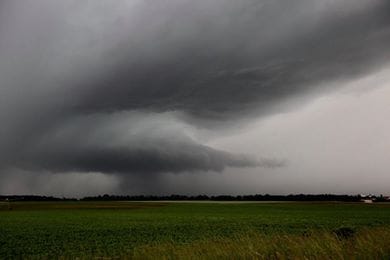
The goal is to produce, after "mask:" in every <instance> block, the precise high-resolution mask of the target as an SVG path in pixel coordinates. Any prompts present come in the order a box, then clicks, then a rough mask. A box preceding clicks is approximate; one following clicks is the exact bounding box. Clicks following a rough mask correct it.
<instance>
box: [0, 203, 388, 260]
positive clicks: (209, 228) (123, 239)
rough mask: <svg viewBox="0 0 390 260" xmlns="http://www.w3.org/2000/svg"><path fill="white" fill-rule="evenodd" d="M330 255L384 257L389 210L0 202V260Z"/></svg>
mask: <svg viewBox="0 0 390 260" xmlns="http://www.w3.org/2000/svg"><path fill="white" fill-rule="evenodd" d="M344 231H346V232H344ZM332 256H333V257H336V258H351V257H357V258H383V259H389V258H390V205H388V204H360V203H349V204H347V203H303V202H302V203H172V202H170V203H164V202H39V203H38V202H12V203H11V204H10V205H9V204H8V203H4V202H3V203H2V202H0V259H14V258H18V257H25V258H48V259H51V258H58V257H63V258H76V257H79V258H92V257H121V258H138V259H144V258H168V259H169V258H171V259H172V258H173V259H177V258H179V259H182V258H215V257H220V258H229V257H237V258H275V259H278V258H284V257H292V258H294V257H297V258H302V257H308V258H319V259H323V258H325V257H332Z"/></svg>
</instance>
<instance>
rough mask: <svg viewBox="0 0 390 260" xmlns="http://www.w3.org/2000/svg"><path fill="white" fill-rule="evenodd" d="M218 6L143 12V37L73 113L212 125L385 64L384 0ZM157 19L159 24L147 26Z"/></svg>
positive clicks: (122, 48) (389, 37)
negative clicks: (178, 116) (146, 113)
mask: <svg viewBox="0 0 390 260" xmlns="http://www.w3.org/2000/svg"><path fill="white" fill-rule="evenodd" d="M201 2H202V1H201ZM223 2H226V3H228V7H223V6H221V10H217V9H210V10H205V9H202V8H201V7H203V6H202V4H199V3H198V4H193V5H190V4H178V3H176V2H175V5H174V6H177V8H176V9H175V8H173V7H172V6H171V5H170V4H169V3H159V4H155V5H151V6H147V7H146V8H145V10H143V11H144V15H145V17H147V18H145V19H144V20H143V22H144V23H143V26H142V28H143V29H144V30H145V31H146V33H145V34H143V35H142V36H140V38H141V39H137V40H135V43H129V44H128V42H131V40H132V35H131V34H130V35H129V38H128V39H126V40H125V41H124V43H122V44H119V45H118V46H119V47H118V48H117V50H118V51H119V52H120V54H116V53H115V51H113V54H114V56H115V57H118V56H119V55H120V56H121V57H120V58H119V59H116V60H115V63H114V62H113V65H112V66H109V67H108V68H107V70H105V71H104V72H102V73H103V75H102V76H101V77H99V78H98V79H97V80H95V81H92V82H87V83H86V84H87V85H90V89H91V90H93V91H90V92H87V93H86V95H85V97H84V98H82V99H81V102H80V103H79V104H76V107H77V108H78V109H80V111H82V112H92V113H93V112H96V111H104V112H107V111H116V110H128V109H146V110H151V111H155V112H161V111H170V110H179V111H184V112H185V113H187V114H189V115H190V116H192V117H195V118H199V117H201V118H212V119H229V118H232V117H233V118H234V117H237V116H242V115H243V113H248V112H251V111H253V110H254V109H256V111H261V112H263V113H269V112H270V111H269V110H271V109H274V110H278V107H277V106H276V107H275V105H277V103H278V102H281V101H284V100H285V99H286V98H289V97H291V96H294V95H299V94H300V93H302V92H311V91H315V90H318V89H316V88H317V87H321V84H319V83H322V82H323V81H327V82H329V81H332V80H337V79H348V78H351V77H356V76H358V75H361V74H364V73H366V72H367V71H368V70H371V69H374V68H376V67H378V66H380V65H382V64H383V63H384V62H387V61H388V60H389V55H390V54H389V45H388V42H389V41H390V29H389V25H390V15H389V8H390V4H389V2H388V1H372V3H371V4H368V2H367V1H357V2H356V1H354V2H352V1H339V2H337V1H323V2H324V3H323V4H321V2H320V1H294V2H289V3H286V1H243V2H240V3H238V4H237V2H236V1H235V2H229V1H223ZM203 4H204V5H206V4H205V3H203ZM166 5H167V6H168V8H167V9H168V11H166V10H165V9H164V7H165V6H166ZM358 5H361V7H360V8H359V7H358ZM206 6H207V5H206ZM169 7H171V8H169ZM164 10H165V11H166V12H165V13H164V12H163V11H164ZM159 11H162V12H163V14H162V17H160V18H157V22H158V23H161V24H159V25H158V26H156V25H155V24H154V23H152V25H150V26H149V25H148V19H149V17H152V16H153V14H155V13H156V12H157V13H159ZM152 19H153V18H152ZM150 27H151V28H150ZM127 44H128V45H127ZM322 87H323V86H322Z"/></svg>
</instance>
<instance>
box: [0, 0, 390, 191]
mask: <svg viewBox="0 0 390 260" xmlns="http://www.w3.org/2000/svg"><path fill="white" fill-rule="evenodd" d="M389 8H390V3H389V2H388V1H386V0H354V1H352V0H338V1H336V0H296V1H282V0H273V1H268V0H264V1H257V0H256V1H254V0H253V1H251V0H242V1H237V0H234V1H233V0H213V1H206V0H201V1H190V0H180V1H179V0H169V1H168V0H167V1H147V0H144V1H141V0H129V1H125V0H118V1H108V0H106V1H103V0H94V1H83V2H79V1H75V0H68V1H52V0H26V1H23V2H21V1H11V0H5V1H2V2H1V3H0V122H1V126H2V127H1V129H0V194H1V193H3V194H46V195H57V196H84V195H94V194H101V193H117V194H140V193H142V194H171V193H183V194H199V193H208V194H221V193H224V194H249V193H272V194H281V193H282V194H286V193H368V192H371V193H384V194H389V192H390V172H389V170H390V167H389V165H388V162H389V159H390V158H388V157H389V154H390V134H389V133H390V131H389V130H390V121H389V120H387V118H390V102H388V101H389V100H390V73H389V72H390V64H389V63H388V61H389V58H390V57H389V56H390V47H389V46H390V45H389V44H388V43H389V42H390V13H389V11H388V10H389Z"/></svg>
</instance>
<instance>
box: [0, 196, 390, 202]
mask: <svg viewBox="0 0 390 260" xmlns="http://www.w3.org/2000/svg"><path fill="white" fill-rule="evenodd" d="M364 199H370V200H373V201H377V202H386V201H390V200H389V198H388V197H384V196H382V195H380V196H374V195H369V196H362V195H335V194H318V195H314V194H290V195H270V194H264V195H263V194H256V195H238V196H232V195H218V196H208V195H196V196H192V195H169V196H154V195H127V196H126V195H125V196H124V195H108V194H104V195H99V196H92V197H84V198H81V199H74V198H57V197H52V196H34V195H24V196H20V195H13V196H1V195H0V200H2V201H4V200H9V201H77V200H78V201H124V200H126V201H164V200H167V201H341V202H359V201H362V200H364Z"/></svg>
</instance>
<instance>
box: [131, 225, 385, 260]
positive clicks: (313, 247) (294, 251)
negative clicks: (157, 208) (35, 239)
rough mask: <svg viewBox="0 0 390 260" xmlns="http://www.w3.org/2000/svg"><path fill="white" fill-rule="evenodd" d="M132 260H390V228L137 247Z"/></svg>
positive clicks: (243, 237)
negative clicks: (342, 234) (348, 232)
mask: <svg viewBox="0 0 390 260" xmlns="http://www.w3.org/2000/svg"><path fill="white" fill-rule="evenodd" d="M124 258H129V259H130V258H132V259H216V258H218V259H232V258H233V259H390V228H375V229H363V230H360V231H358V232H357V233H356V234H353V235H351V236H349V237H341V236H338V235H336V234H335V233H334V232H330V231H312V232H308V233H305V234H301V235H296V234H295V235H294V234H274V235H270V234H267V235H264V234H261V233H255V232H253V233H250V234H248V233H247V234H242V235H238V236H236V237H234V238H230V239H227V238H221V239H214V240H205V241H197V242H192V243H189V244H181V245H180V244H176V243H165V244H155V245H148V246H142V247H137V248H135V249H134V251H133V254H132V255H128V256H124Z"/></svg>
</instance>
